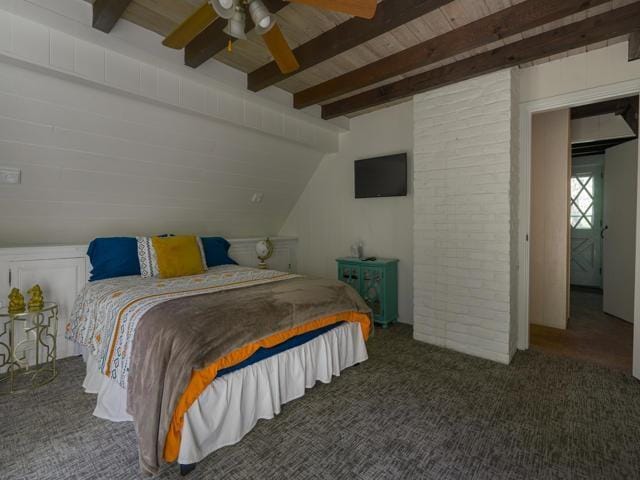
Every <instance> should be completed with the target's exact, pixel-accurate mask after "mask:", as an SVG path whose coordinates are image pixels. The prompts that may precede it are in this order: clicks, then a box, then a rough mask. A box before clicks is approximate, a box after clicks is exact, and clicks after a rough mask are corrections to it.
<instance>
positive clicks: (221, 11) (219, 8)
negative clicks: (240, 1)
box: [209, 0, 236, 20]
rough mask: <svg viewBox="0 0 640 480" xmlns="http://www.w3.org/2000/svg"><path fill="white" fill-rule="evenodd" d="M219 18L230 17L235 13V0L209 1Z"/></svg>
mask: <svg viewBox="0 0 640 480" xmlns="http://www.w3.org/2000/svg"><path fill="white" fill-rule="evenodd" d="M209 3H210V4H211V6H212V7H213V9H214V10H215V11H216V13H217V14H218V16H220V18H225V19H227V20H228V19H230V18H231V17H233V15H234V14H235V13H236V1H235V0H210V2H209Z"/></svg>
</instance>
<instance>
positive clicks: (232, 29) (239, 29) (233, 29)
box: [216, 0, 247, 40]
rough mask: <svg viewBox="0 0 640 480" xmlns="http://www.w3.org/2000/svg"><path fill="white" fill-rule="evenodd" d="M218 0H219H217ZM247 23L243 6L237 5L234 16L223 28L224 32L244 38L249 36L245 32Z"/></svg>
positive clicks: (234, 36)
mask: <svg viewBox="0 0 640 480" xmlns="http://www.w3.org/2000/svg"><path fill="white" fill-rule="evenodd" d="M216 1H217V0H216ZM245 24H246V16H245V13H244V10H243V9H242V8H241V7H237V8H236V10H235V12H234V13H233V16H232V17H231V18H230V19H229V21H228V22H227V26H226V27H224V30H222V31H223V32H224V33H226V34H227V35H229V36H230V37H233V38H238V39H240V40H244V39H246V38H247V36H246V35H245V33H244V29H245Z"/></svg>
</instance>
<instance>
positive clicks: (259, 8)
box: [249, 0, 276, 35]
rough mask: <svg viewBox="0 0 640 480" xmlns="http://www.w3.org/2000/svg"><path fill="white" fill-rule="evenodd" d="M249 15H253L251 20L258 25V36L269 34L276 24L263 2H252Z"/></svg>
mask: <svg viewBox="0 0 640 480" xmlns="http://www.w3.org/2000/svg"><path fill="white" fill-rule="evenodd" d="M249 15H251V20H253V23H254V24H255V25H256V32H257V33H258V35H264V34H265V33H267V32H268V31H269V30H271V28H273V26H274V25H275V23H276V22H275V20H274V19H273V18H272V17H271V13H270V12H269V10H267V8H266V7H265V6H264V3H262V0H251V2H250V3H249Z"/></svg>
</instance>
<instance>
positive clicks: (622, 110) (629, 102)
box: [571, 95, 640, 136]
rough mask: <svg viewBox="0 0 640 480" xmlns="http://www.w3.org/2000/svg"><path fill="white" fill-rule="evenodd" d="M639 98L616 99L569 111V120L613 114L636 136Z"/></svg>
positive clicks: (636, 96)
mask: <svg viewBox="0 0 640 480" xmlns="http://www.w3.org/2000/svg"><path fill="white" fill-rule="evenodd" d="M639 98H640V97H639V96H638V95H635V96H633V97H625V98H616V99H614V100H606V101H604V102H598V103H591V104H589V105H582V106H580V107H574V108H572V109H571V118H572V119H573V120H575V119H578V118H587V117H595V116H598V115H607V114H610V113H613V114H615V115H620V116H621V117H622V118H623V119H624V121H625V122H627V125H629V128H631V130H632V131H633V133H634V134H635V135H636V136H637V135H638V100H639Z"/></svg>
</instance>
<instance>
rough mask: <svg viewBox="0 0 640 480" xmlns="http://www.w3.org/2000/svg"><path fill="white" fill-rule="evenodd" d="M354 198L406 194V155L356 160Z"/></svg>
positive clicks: (400, 195)
mask: <svg viewBox="0 0 640 480" xmlns="http://www.w3.org/2000/svg"><path fill="white" fill-rule="evenodd" d="M354 165H355V167H354V168H355V191H356V198H372V197H402V196H405V195H406V194H407V154H406V153H400V154H397V155H386V156H384V157H376V158H367V159H365V160H356V161H355V163H354Z"/></svg>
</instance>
